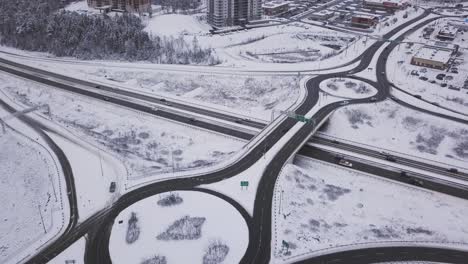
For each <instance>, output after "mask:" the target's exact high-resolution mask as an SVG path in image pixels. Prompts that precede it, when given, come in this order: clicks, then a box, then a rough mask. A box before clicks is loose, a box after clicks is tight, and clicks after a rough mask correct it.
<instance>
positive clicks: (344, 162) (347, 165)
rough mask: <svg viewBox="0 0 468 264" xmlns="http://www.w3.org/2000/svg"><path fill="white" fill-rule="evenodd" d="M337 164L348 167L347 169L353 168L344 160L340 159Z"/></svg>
mask: <svg viewBox="0 0 468 264" xmlns="http://www.w3.org/2000/svg"><path fill="white" fill-rule="evenodd" d="M338 164H340V165H341V166H345V167H349V168H351V167H353V164H352V163H351V162H349V161H347V160H345V159H340V161H339V162H338Z"/></svg>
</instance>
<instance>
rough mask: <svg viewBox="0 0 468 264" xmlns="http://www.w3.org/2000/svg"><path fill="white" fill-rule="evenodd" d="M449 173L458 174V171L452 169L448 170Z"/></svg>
mask: <svg viewBox="0 0 468 264" xmlns="http://www.w3.org/2000/svg"><path fill="white" fill-rule="evenodd" d="M447 171H448V172H451V173H458V170H457V169H455V168H450V169H448V170H447Z"/></svg>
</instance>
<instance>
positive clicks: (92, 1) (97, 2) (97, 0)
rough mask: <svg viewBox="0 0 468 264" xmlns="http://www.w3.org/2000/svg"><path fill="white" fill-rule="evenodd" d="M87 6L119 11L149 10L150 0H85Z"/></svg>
mask: <svg viewBox="0 0 468 264" xmlns="http://www.w3.org/2000/svg"><path fill="white" fill-rule="evenodd" d="M87 1H88V6H89V7H91V8H96V9H101V10H106V11H109V10H114V11H121V12H149V11H150V9H151V0H87Z"/></svg>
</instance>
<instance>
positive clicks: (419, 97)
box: [413, 94, 422, 99]
mask: <svg viewBox="0 0 468 264" xmlns="http://www.w3.org/2000/svg"><path fill="white" fill-rule="evenodd" d="M413 96H414V97H416V98H418V99H421V98H422V96H420V95H419V94H415V95H413Z"/></svg>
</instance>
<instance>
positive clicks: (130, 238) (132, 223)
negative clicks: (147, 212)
mask: <svg viewBox="0 0 468 264" xmlns="http://www.w3.org/2000/svg"><path fill="white" fill-rule="evenodd" d="M138 237H140V227H139V226H138V218H137V217H136V213H134V212H132V215H131V216H130V219H128V228H127V235H126V236H125V240H126V241H127V243H128V244H132V243H133V242H135V241H137V240H138Z"/></svg>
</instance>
